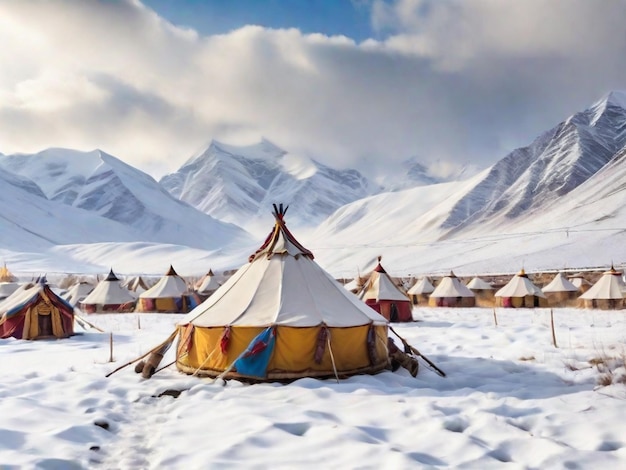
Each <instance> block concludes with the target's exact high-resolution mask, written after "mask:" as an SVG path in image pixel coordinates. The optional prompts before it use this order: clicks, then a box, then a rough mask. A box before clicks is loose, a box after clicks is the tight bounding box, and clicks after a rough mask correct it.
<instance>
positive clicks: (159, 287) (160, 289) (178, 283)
mask: <svg viewBox="0 0 626 470" xmlns="http://www.w3.org/2000/svg"><path fill="white" fill-rule="evenodd" d="M187 290H188V289H187V283H186V282H185V280H184V279H183V278H182V277H180V276H179V275H178V274H177V273H176V271H174V267H173V266H170V269H169V270H168V271H167V273H165V276H163V277H162V278H161V279H159V281H158V282H157V283H156V284H155V285H153V286H152V287H151V288H150V289H148V290H147V291H145V292H142V293H141V294H140V295H139V298H140V299H163V298H171V297H181V296H182V295H183V294H184V293H185V292H187Z"/></svg>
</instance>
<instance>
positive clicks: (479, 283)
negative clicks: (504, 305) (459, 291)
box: [467, 277, 495, 307]
mask: <svg viewBox="0 0 626 470" xmlns="http://www.w3.org/2000/svg"><path fill="white" fill-rule="evenodd" d="M467 288H468V289H469V290H471V291H472V292H473V293H474V295H475V296H476V305H477V306H478V307H493V306H494V304H495V297H494V293H495V289H494V288H493V286H492V285H491V284H489V283H488V282H487V281H485V280H484V279H481V278H480V277H474V278H473V279H472V280H471V281H470V282H468V283H467Z"/></svg>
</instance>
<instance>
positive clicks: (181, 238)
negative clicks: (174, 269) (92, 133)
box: [0, 149, 249, 250]
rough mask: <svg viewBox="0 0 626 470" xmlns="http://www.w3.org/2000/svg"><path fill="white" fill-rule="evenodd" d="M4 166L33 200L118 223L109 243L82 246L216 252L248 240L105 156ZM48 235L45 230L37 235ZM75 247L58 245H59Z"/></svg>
mask: <svg viewBox="0 0 626 470" xmlns="http://www.w3.org/2000/svg"><path fill="white" fill-rule="evenodd" d="M0 166H2V167H4V168H5V169H7V170H8V171H9V172H11V173H14V174H17V175H19V176H20V177H21V178H22V183H21V186H22V187H24V188H26V187H30V190H31V192H32V193H33V194H35V193H36V192H37V189H39V191H40V192H41V193H43V195H45V197H47V198H48V199H49V200H50V201H52V202H55V203H59V204H64V205H65V206H71V207H73V208H77V209H82V210H83V211H84V212H91V213H92V215H94V216H96V215H97V216H100V217H101V218H104V219H105V220H106V219H108V220H110V221H112V222H115V224H111V226H110V228H109V229H107V230H104V231H103V232H104V233H106V237H103V236H99V237H97V238H96V239H94V238H92V237H91V236H86V237H85V238H84V239H83V240H82V241H83V242H89V243H91V242H94V241H105V240H106V241H125V240H136V241H148V242H158V243H170V244H182V245H186V246H190V247H196V248H203V249H207V250H212V249H218V248H222V247H224V246H226V245H228V244H229V243H231V242H234V241H246V242H247V241H248V240H249V238H248V234H247V233H246V232H245V231H243V230H242V229H240V228H239V227H236V226H234V225H232V224H227V223H224V222H221V221H218V220H215V219H213V218H212V217H210V216H208V215H206V214H204V213H202V212H200V211H198V210H196V209H195V208H193V207H191V206H189V205H188V204H186V203H184V202H181V201H179V200H177V199H175V198H173V197H172V196H171V195H170V194H169V193H168V192H167V191H165V190H164V189H163V188H162V187H161V186H160V185H159V184H158V183H157V182H156V181H155V180H154V179H153V178H152V177H151V176H149V175H147V174H145V173H143V172H142V171H140V170H137V169H135V168H133V167H131V166H129V165H127V164H126V163H124V162H122V161H120V160H119V159H117V158H115V157H113V156H111V155H109V154H107V153H105V152H102V151H100V150H94V151H92V152H79V151H76V150H68V149H48V150H45V151H43V152H39V153H37V154H31V155H7V156H2V157H0ZM6 174H8V173H5V176H6ZM28 181H30V183H28ZM34 182H36V184H35V183H34ZM29 185H30V186H29ZM38 196H39V198H41V194H38ZM4 210H7V209H6V208H0V211H4ZM99 225H102V222H101V223H99ZM120 226H124V227H127V228H128V229H129V230H122V232H129V233H130V234H134V235H131V236H130V237H127V236H126V235H123V236H121V237H118V236H117V234H116V233H117V230H118V229H119V228H120ZM46 230H47V229H46V226H45V225H44V226H42V227H41V228H40V230H39V231H37V230H35V232H37V233H42V232H43V233H45V231H46ZM80 232H81V231H79V233H80ZM76 241H77V240H76V239H72V241H70V240H68V239H66V240H63V239H57V243H75V242H76Z"/></svg>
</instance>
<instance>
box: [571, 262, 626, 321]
mask: <svg viewBox="0 0 626 470" xmlns="http://www.w3.org/2000/svg"><path fill="white" fill-rule="evenodd" d="M621 275H622V273H621V272H619V271H616V270H615V268H614V267H613V266H611V269H609V270H608V271H605V272H604V273H603V274H602V277H600V279H598V282H596V283H595V284H594V285H593V286H591V287H590V288H589V290H588V291H587V292H585V293H584V294H583V295H581V296H580V297H579V299H581V300H582V301H583V305H584V306H585V307H586V308H599V309H602V310H619V309H623V308H625V307H626V305H625V304H624V292H623V288H624V287H623V285H622V283H621V282H620V281H621V279H620V278H621Z"/></svg>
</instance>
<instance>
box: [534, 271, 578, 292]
mask: <svg viewBox="0 0 626 470" xmlns="http://www.w3.org/2000/svg"><path fill="white" fill-rule="evenodd" d="M541 290H542V291H543V292H577V291H578V287H576V286H575V285H574V284H572V283H571V282H570V281H568V280H567V278H566V277H565V276H564V275H563V273H557V275H556V276H554V279H552V281H550V282H549V283H548V284H547V285H546V286H545V287H544V288H543V289H541Z"/></svg>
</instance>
